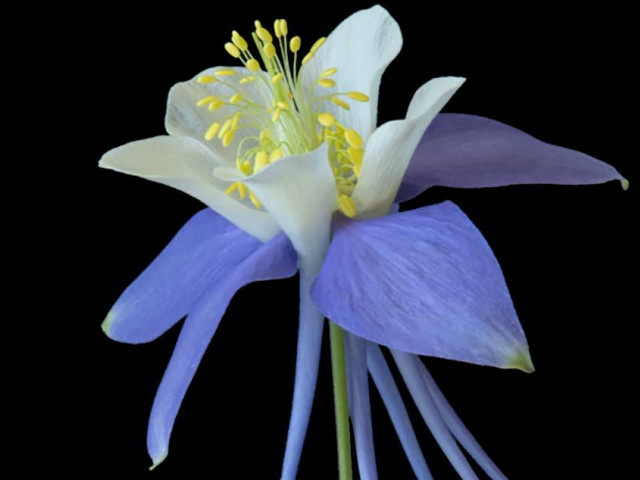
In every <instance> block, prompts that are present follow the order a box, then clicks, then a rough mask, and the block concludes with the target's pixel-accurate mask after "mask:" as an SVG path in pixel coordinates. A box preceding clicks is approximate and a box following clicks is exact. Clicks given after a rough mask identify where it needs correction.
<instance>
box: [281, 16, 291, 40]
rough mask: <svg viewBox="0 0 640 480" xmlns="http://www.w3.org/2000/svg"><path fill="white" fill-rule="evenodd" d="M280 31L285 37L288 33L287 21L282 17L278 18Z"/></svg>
mask: <svg viewBox="0 0 640 480" xmlns="http://www.w3.org/2000/svg"><path fill="white" fill-rule="evenodd" d="M280 31H281V32H282V35H284V36H285V37H286V36H287V34H288V33H289V25H287V21H286V20H285V19H284V18H283V19H281V20H280Z"/></svg>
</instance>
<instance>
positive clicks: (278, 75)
mask: <svg viewBox="0 0 640 480" xmlns="http://www.w3.org/2000/svg"><path fill="white" fill-rule="evenodd" d="M282 77H284V75H283V74H282V73H279V74H277V75H274V77H273V78H272V79H271V81H272V82H273V84H274V85H275V84H277V83H278V82H279V81H280V80H282Z"/></svg>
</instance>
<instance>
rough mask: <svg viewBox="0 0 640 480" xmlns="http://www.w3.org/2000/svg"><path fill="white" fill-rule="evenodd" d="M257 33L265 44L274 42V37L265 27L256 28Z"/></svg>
mask: <svg viewBox="0 0 640 480" xmlns="http://www.w3.org/2000/svg"><path fill="white" fill-rule="evenodd" d="M256 33H257V34H258V38H260V40H262V41H263V42H265V43H271V42H272V41H273V37H272V36H271V34H270V33H269V30H267V29H266V28H263V27H259V28H256Z"/></svg>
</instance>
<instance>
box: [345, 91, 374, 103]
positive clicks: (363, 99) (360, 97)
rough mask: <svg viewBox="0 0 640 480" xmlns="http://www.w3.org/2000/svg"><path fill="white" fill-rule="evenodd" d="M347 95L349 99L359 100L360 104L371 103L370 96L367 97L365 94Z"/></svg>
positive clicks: (354, 93) (350, 93)
mask: <svg viewBox="0 0 640 480" xmlns="http://www.w3.org/2000/svg"><path fill="white" fill-rule="evenodd" d="M347 95H349V98H352V99H354V100H357V101H358V102H368V101H369V96H368V95H365V94H364V93H361V92H349V93H348V94H347Z"/></svg>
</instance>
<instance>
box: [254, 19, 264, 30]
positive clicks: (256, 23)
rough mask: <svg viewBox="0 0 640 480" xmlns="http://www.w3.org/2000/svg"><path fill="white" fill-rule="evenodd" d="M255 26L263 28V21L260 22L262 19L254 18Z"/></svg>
mask: <svg viewBox="0 0 640 480" xmlns="http://www.w3.org/2000/svg"><path fill="white" fill-rule="evenodd" d="M253 26H254V27H256V30H258V29H259V28H262V23H260V20H254V22H253Z"/></svg>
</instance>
